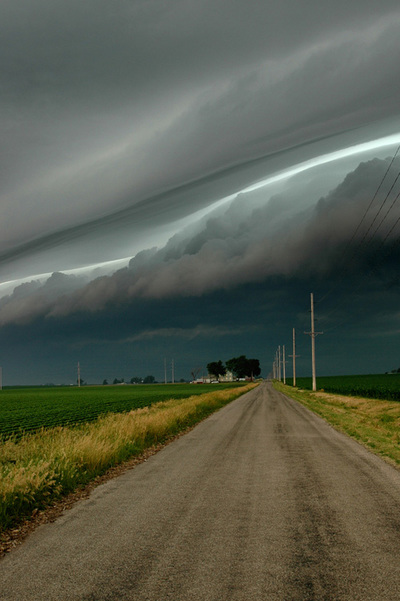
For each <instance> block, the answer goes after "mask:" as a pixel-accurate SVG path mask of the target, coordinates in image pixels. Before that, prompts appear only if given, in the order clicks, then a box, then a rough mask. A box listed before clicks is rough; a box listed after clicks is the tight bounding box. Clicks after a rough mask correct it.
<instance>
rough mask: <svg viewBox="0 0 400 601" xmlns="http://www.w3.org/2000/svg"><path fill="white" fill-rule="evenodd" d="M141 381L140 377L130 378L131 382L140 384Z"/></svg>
mask: <svg viewBox="0 0 400 601" xmlns="http://www.w3.org/2000/svg"><path fill="white" fill-rule="evenodd" d="M142 382H143V380H142V378H138V377H134V378H131V384H141V383H142Z"/></svg>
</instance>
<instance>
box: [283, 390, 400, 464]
mask: <svg viewBox="0 0 400 601" xmlns="http://www.w3.org/2000/svg"><path fill="white" fill-rule="evenodd" d="M274 386H275V388H276V389H277V390H279V391H280V392H283V393H284V394H285V395H286V396H289V397H291V398H293V399H295V400H296V401H298V402H299V403H301V404H302V405H304V406H305V407H307V408H308V409H310V410H311V411H313V412H314V413H317V414H318V415H320V416H321V417H323V418H324V419H325V420H326V421H327V422H329V423H330V424H331V425H332V426H333V427H335V428H336V429H337V430H340V431H341V432H344V433H345V434H348V435H349V436H351V437H352V438H355V439H356V440H357V441H358V442H359V443H361V444H363V445H364V446H366V447H367V448H369V449H370V450H371V451H373V452H374V453H376V454H377V455H380V456H381V457H382V458H383V459H385V460H386V461H388V462H389V463H391V464H392V465H396V466H398V467H399V466H400V403H399V402H397V401H383V400H377V399H365V398H359V397H351V396H342V395H338V394H331V393H327V392H321V391H317V392H310V391H308V390H301V389H298V388H292V387H291V386H287V385H284V384H282V383H281V382H274Z"/></svg>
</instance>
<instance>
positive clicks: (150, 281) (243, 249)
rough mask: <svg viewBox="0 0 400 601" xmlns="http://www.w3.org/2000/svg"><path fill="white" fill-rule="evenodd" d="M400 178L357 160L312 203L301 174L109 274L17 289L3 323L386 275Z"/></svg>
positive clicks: (383, 166)
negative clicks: (301, 281)
mask: <svg viewBox="0 0 400 601" xmlns="http://www.w3.org/2000/svg"><path fill="white" fill-rule="evenodd" d="M389 167H390V172H389V173H387V172H388V168H389ZM399 172H400V159H399V158H396V159H395V161H394V162H392V160H391V158H390V157H389V158H387V159H386V160H382V159H374V160H371V161H368V162H365V163H361V164H360V165H359V166H358V167H357V168H356V169H355V170H354V171H353V172H351V173H349V174H348V175H347V176H346V178H345V179H344V180H343V181H342V182H341V183H340V184H339V185H338V186H337V187H335V188H334V189H333V190H331V191H330V192H329V193H328V194H327V195H326V196H325V197H321V198H319V199H318V200H317V201H316V202H315V200H314V199H312V198H307V197H306V196H305V194H304V187H305V186H309V187H310V189H312V188H313V186H314V187H315V186H316V182H314V184H311V183H310V182H309V181H308V180H307V181H305V182H304V181H302V179H301V178H300V177H298V180H297V182H296V184H297V185H294V182H292V184H291V186H290V187H287V185H286V186H283V188H282V190H281V191H280V192H279V193H276V194H273V195H272V196H270V195H269V194H268V193H267V192H266V190H265V189H260V190H255V191H253V192H248V193H243V194H239V195H238V196H237V197H236V198H235V200H234V201H232V202H230V203H229V204H228V206H223V207H220V208H219V209H216V210H215V211H214V212H212V213H210V214H209V215H207V216H206V217H204V218H203V219H201V220H199V221H198V222H196V223H194V224H191V225H190V226H189V227H187V228H185V229H183V230H182V231H181V232H179V233H177V234H175V235H174V236H173V237H172V238H171V239H170V240H169V241H168V242H167V244H166V245H165V246H164V247H162V248H160V249H157V248H151V249H147V250H144V251H141V252H140V253H138V254H137V255H136V256H135V257H134V258H133V259H132V260H131V261H130V263H129V266H128V267H126V268H124V269H120V270H118V271H116V272H115V273H114V274H113V275H110V276H102V277H98V278H96V279H94V280H93V281H91V282H87V280H86V279H85V277H83V276H80V277H79V276H75V275H65V274H61V273H54V274H53V275H52V276H51V277H50V278H49V279H48V280H47V281H46V282H45V283H44V284H40V283H39V282H37V281H32V282H30V283H26V284H23V285H21V286H19V287H17V288H16V289H15V291H14V292H13V294H12V295H10V296H6V297H4V298H3V299H1V300H0V309H1V312H0V319H1V323H2V324H5V323H10V322H15V323H23V322H26V321H29V320H31V319H34V318H35V317H38V316H41V317H43V316H45V317H50V318H51V317H60V316H63V315H68V314H70V313H75V312H79V311H81V312H82V311H86V312H88V311H89V312H90V311H105V310H107V309H108V308H110V306H113V305H124V304H126V303H129V302H130V301H131V300H133V299H137V298H143V299H145V298H149V299H163V298H178V297H182V296H183V297H191V296H194V297H199V296H204V295H207V294H210V293H212V292H214V291H218V290H220V289H225V290H234V289H235V288H237V287H238V286H242V285H245V284H250V283H258V282H268V279H269V278H272V277H274V276H279V277H281V276H284V277H286V278H289V279H291V278H301V277H306V278H308V279H310V278H312V277H314V278H317V279H326V281H327V282H329V280H331V281H332V280H335V279H336V276H338V275H340V276H341V277H344V278H348V277H352V278H354V277H359V276H361V277H365V276H369V277H370V278H373V277H374V270H376V264H377V263H379V270H380V272H382V270H383V271H386V269H387V268H388V265H389V264H392V262H393V256H394V255H396V252H398V251H396V244H395V243H396V242H397V240H398V233H399V232H398V230H399V228H397V229H396V225H397V224H398V222H399V221H400V203H399V202H397V192H399V191H400V184H398V185H397V187H396V183H397V180H396V177H398V176H396V174H397V173H399ZM385 175H386V179H385ZM317 187H318V186H317ZM378 188H379V191H378V193H377V194H375V192H377V190H378ZM396 256H397V255H396Z"/></svg>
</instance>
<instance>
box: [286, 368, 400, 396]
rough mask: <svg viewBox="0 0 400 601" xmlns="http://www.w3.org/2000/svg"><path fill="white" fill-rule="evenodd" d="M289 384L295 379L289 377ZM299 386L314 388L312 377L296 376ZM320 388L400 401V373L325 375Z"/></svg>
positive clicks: (336, 392) (351, 394) (318, 386)
mask: <svg viewBox="0 0 400 601" xmlns="http://www.w3.org/2000/svg"><path fill="white" fill-rule="evenodd" d="M286 382H287V384H288V385H289V386H291V385H292V383H293V380H292V379H291V378H287V380H286ZM296 385H297V387H298V388H304V389H306V390H311V389H312V380H311V378H296ZM317 388H318V390H324V391H325V392H333V393H334V394H344V395H349V396H359V397H363V398H370V399H384V400H390V401H400V374H375V375H371V374H369V375H361V376H323V377H318V378H317Z"/></svg>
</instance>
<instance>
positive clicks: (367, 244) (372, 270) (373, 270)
mask: <svg viewBox="0 0 400 601" xmlns="http://www.w3.org/2000/svg"><path fill="white" fill-rule="evenodd" d="M399 152H400V146H399V147H398V148H397V149H396V152H395V153H394V155H393V157H392V159H391V161H390V163H389V165H388V167H387V169H386V171H385V173H384V175H383V177H382V178H381V180H380V182H379V184H378V187H377V189H376V191H375V194H374V195H373V197H372V199H371V201H370V203H369V205H368V207H367V209H366V210H365V211H364V214H363V216H362V217H361V219H360V221H359V223H358V225H357V227H356V228H355V230H354V232H353V234H352V236H351V239H350V240H349V242H348V243H347V245H346V248H345V249H344V252H343V253H342V256H341V262H342V263H343V266H342V270H341V273H340V275H339V278H338V279H337V281H336V284H335V286H333V287H332V288H331V289H330V290H329V291H328V292H327V293H326V294H325V295H324V296H323V297H322V298H321V299H319V300H317V301H316V302H317V303H318V304H319V303H321V302H323V301H325V300H326V299H327V298H328V297H329V296H330V295H331V294H332V293H333V292H334V291H335V290H336V289H337V288H338V287H339V286H340V284H341V281H342V280H343V276H344V274H345V273H346V271H347V270H348V269H349V266H350V265H351V263H352V262H354V260H355V259H356V257H357V256H358V255H359V253H360V251H361V249H362V247H363V246H364V249H365V250H367V249H368V248H369V247H371V245H372V242H373V240H374V239H375V238H376V235H377V233H378V231H379V230H380V228H381V226H382V225H383V223H384V222H385V221H386V219H387V217H388V216H389V214H390V213H391V211H392V210H393V208H394V206H395V205H396V203H397V201H398V200H399V198H400V192H398V193H397V194H396V196H395V198H394V200H393V201H392V203H391V205H390V207H389V208H388V210H387V211H386V213H385V215H384V216H383V218H382V219H381V220H380V222H379V223H378V225H377V227H376V228H375V229H374V230H373V232H372V234H371V235H370V237H369V239H368V240H367V236H368V235H369V234H370V232H371V230H372V228H373V225H374V224H375V223H376V220H377V218H378V217H379V215H380V214H381V212H382V210H383V208H384V206H385V204H386V202H387V200H388V198H389V196H390V194H391V193H392V191H393V189H394V187H395V185H396V183H397V182H398V180H399V178H400V171H399V172H398V173H397V175H396V177H395V179H394V181H393V182H392V184H391V186H390V188H389V191H388V192H387V194H386V195H385V197H384V199H383V201H382V203H381V204H380V207H379V209H378V211H377V213H376V214H375V216H374V218H373V220H372V222H371V224H370V225H369V227H368V229H367V231H366V233H365V234H364V236H363V237H362V239H361V241H360V242H359V243H358V245H357V247H356V248H355V250H354V251H353V253H352V255H351V257H350V258H349V260H348V261H347V262H346V264H344V260H345V258H346V254H348V251H349V249H350V247H351V244H352V242H353V241H354V239H355V237H356V235H357V233H358V231H359V230H360V227H361V225H362V224H363V222H364V221H365V219H366V217H367V215H368V213H369V211H370V209H371V207H372V205H373V204H374V201H375V200H376V198H377V196H378V193H379V191H380V190H381V188H382V186H383V184H384V182H385V180H386V179H387V177H388V175H389V172H390V170H391V168H392V166H393V163H394V161H395V159H396V157H397V155H398V153H399ZM399 222H400V216H399V217H398V218H397V219H396V221H395V222H394V223H393V225H392V227H391V228H390V229H389V231H388V232H387V233H386V235H385V237H384V238H383V239H382V240H381V243H380V245H379V247H378V248H377V249H376V250H375V252H374V255H373V257H372V259H374V257H377V256H378V254H381V251H382V248H383V247H384V246H385V242H386V241H387V239H388V238H389V236H390V235H391V234H392V232H393V231H394V230H395V228H396V226H397V225H398V223H399ZM398 244H400V239H399V240H398ZM398 244H395V245H394V246H393V247H392V248H391V249H390V251H389V252H388V253H386V254H385V256H384V257H383V258H382V257H381V261H380V263H382V261H383V259H384V258H387V256H389V255H390V254H392V253H393V252H394V250H395V248H396V247H397V245H398ZM368 269H369V272H370V273H373V274H377V270H376V267H375V268H373V267H372V266H370V267H369V268H368ZM364 277H367V276H366V274H364ZM363 283H364V281H363V279H361V281H359V283H358V285H357V286H356V287H354V286H353V287H352V291H351V296H354V295H355V294H356V293H357V292H358V290H360V288H361V287H362V285H363ZM346 300H348V298H347V297H345V296H343V297H342V298H341V300H340V301H339V302H338V303H336V305H334V307H333V308H332V309H331V310H330V311H329V312H328V314H326V315H325V316H323V317H322V318H321V319H322V321H326V320H328V319H329V318H330V317H331V316H332V314H333V313H335V312H336V311H337V310H338V309H339V308H340V307H341V306H342V305H343V303H344V302H345V301H346ZM343 323H345V321H344V322H343ZM339 325H342V324H335V326H332V327H330V328H328V330H326V328H325V331H330V330H331V329H334V328H336V327H339Z"/></svg>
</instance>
